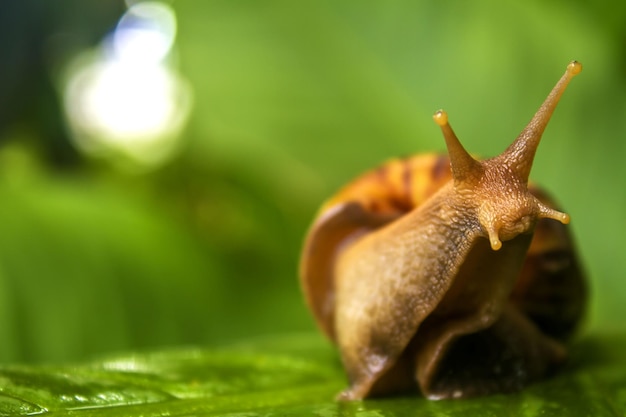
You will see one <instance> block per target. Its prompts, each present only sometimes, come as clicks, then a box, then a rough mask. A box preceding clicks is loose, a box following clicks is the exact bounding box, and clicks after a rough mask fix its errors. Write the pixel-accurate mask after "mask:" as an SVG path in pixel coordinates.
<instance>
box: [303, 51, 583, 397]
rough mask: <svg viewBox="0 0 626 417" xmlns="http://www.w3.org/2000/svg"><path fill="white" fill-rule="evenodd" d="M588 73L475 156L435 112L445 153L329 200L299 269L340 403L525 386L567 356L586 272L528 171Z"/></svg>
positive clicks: (394, 168)
mask: <svg viewBox="0 0 626 417" xmlns="http://www.w3.org/2000/svg"><path fill="white" fill-rule="evenodd" d="M581 69H582V67H581V65H580V64H579V63H577V62H572V63H570V64H569V65H568V67H567V70H566V72H565V74H564V75H563V76H562V77H561V79H560V80H559V82H558V83H557V84H556V86H555V87H554V89H553V90H552V92H551V93H550V95H549V96H548V98H547V99H546V100H545V101H544V103H543V105H542V106H541V107H540V109H539V111H538V112H537V113H536V114H535V116H534V117H533V118H532V120H531V121H530V123H529V124H528V126H527V127H526V128H525V129H524V130H523V131H522V132H521V133H520V135H519V136H518V137H517V139H516V140H515V141H514V142H513V143H512V144H511V145H510V146H509V147H508V148H507V149H506V150H505V151H504V152H503V153H502V154H500V155H499V156H496V157H494V158H490V159H486V160H483V161H478V160H476V159H474V158H473V157H472V156H471V155H470V154H469V153H468V152H467V151H466V150H465V149H464V148H463V146H462V145H461V143H460V142H459V140H458V139H457V138H456V135H455V134H454V132H453V130H452V128H451V127H450V125H449V123H448V117H447V114H446V113H445V112H443V111H438V112H437V113H435V116H434V119H435V122H436V123H437V124H438V125H439V126H440V127H441V129H442V132H443V134H444V138H445V140H446V145H447V148H448V156H440V155H418V156H414V157H411V158H407V159H404V160H392V161H389V162H388V163H386V164H385V165H383V166H381V167H380V168H378V169H376V170H373V171H371V172H369V173H366V174H364V175H363V176H362V177H360V178H357V179H356V180H355V181H353V182H352V183H350V184H349V185H348V186H346V187H344V188H343V189H342V190H341V191H340V192H339V193H338V194H337V195H336V196H335V197H333V198H331V199H330V200H329V201H328V202H327V203H326V204H325V205H324V206H323V207H322V209H321V210H320V214H319V216H318V217H317V218H316V220H315V221H314V223H313V225H312V227H311V229H310V231H309V234H308V236H307V239H306V242H305V245H304V249H303V253H302V258H301V264H300V276H301V283H302V287H303V289H304V293H305V296H306V300H307V303H308V305H309V307H310V309H311V310H312V312H313V314H314V316H315V319H316V321H317V323H318V325H319V327H320V328H321V329H322V331H323V332H324V333H325V334H326V335H327V336H328V337H329V338H330V339H331V340H332V341H333V342H334V343H336V344H337V345H338V347H339V350H340V353H341V359H342V362H343V365H344V368H345V370H346V373H347V376H348V380H349V382H350V387H349V388H348V389H347V390H345V391H344V392H343V393H341V395H340V398H341V399H347V400H350V399H362V398H366V397H370V396H377V395H387V394H392V393H396V392H400V391H405V390H409V389H414V388H415V387H417V389H419V390H420V391H421V392H422V394H423V395H425V396H427V397H429V398H432V399H438V398H458V397H468V396H475V395H484V394H490V393H495V392H507V391H514V390H518V389H520V388H522V387H523V386H525V385H527V384H528V383H529V382H532V381H534V380H536V379H540V378H542V377H544V376H546V375H548V374H549V373H551V372H552V371H553V370H554V369H555V368H557V367H558V366H559V365H560V364H561V363H562V362H563V361H564V360H565V358H566V349H565V345H564V342H565V341H566V340H567V339H568V338H569V337H570V336H571V334H572V333H573V331H574V330H575V328H576V325H577V323H578V322H579V321H580V318H581V316H582V314H583V311H584V306H585V300H586V287H585V279H584V276H583V274H582V272H581V268H580V267H579V264H578V259H577V257H576V254H575V251H574V248H573V243H572V239H571V237H570V235H569V233H568V230H567V228H566V227H565V226H564V225H565V224H567V223H568V222H569V216H568V215H567V214H564V213H561V212H560V211H557V209H556V205H555V203H554V202H553V201H552V200H551V199H550V197H548V195H547V193H546V192H545V191H543V190H541V189H540V188H538V187H536V186H534V185H530V186H529V184H528V176H529V174H530V169H531V166H532V161H533V158H534V155H535V151H536V148H537V146H538V144H539V140H540V138H541V135H542V133H543V131H544V129H545V127H546V125H547V123H548V121H549V119H550V117H551V115H552V113H553V111H554V109H555V108H556V105H557V103H558V101H559V99H560V97H561V94H562V93H563V91H564V90H565V88H566V86H567V84H568V83H569V81H570V80H571V78H572V77H573V76H574V75H576V74H578V73H579V72H580V70H581ZM554 220H556V222H555V221H554Z"/></svg>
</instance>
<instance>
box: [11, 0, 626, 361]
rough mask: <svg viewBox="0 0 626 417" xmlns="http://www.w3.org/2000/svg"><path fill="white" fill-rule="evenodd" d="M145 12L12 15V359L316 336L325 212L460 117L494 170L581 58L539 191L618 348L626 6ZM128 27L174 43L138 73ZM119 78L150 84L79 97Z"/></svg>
mask: <svg viewBox="0 0 626 417" xmlns="http://www.w3.org/2000/svg"><path fill="white" fill-rule="evenodd" d="M138 5H139V2H136V1H135V2H131V1H127V2H126V3H125V2H123V1H113V0H109V1H98V2H84V1H80V0H57V1H54V2H49V1H44V0H20V1H19V2H3V3H2V5H0V59H1V61H0V62H1V63H0V340H1V341H2V342H1V343H0V363H6V362H15V361H22V362H25V361H33V362H40V361H61V360H69V359H80V358H84V357H89V356H93V355H94V354H98V353H101V352H107V351H114V350H128V349H144V348H152V347H158V346H173V345H185V344H200V345H202V344H221V343H224V342H226V341H231V340H238V339H246V338H254V337H257V336H260V335H266V334H276V333H294V332H308V331H312V330H313V329H314V324H313V321H312V319H311V318H310V316H309V314H308V312H307V311H306V309H305V307H304V304H303V302H302V298H301V295H300V291H299V286H298V279H297V263H298V256H299V250H300V245H301V243H302V240H303V238H304V235H305V232H306V229H307V227H308V225H309V223H310V222H311V220H312V218H313V216H314V214H315V212H316V210H317V208H318V207H319V205H320V204H321V202H322V201H323V200H324V199H325V198H327V197H328V196H330V195H331V194H332V193H333V192H334V191H335V190H336V189H337V188H338V187H339V186H341V185H342V184H344V183H345V182H347V181H348V180H349V179H351V178H353V177H354V176H356V175H358V174H359V173H360V172H362V171H364V170H366V169H369V168H371V167H373V166H375V165H377V164H379V163H380V162H382V161H384V160H385V159H388V158H390V157H393V156H398V155H408V154H412V153H417V152H424V151H443V150H444V143H443V140H442V138H441V135H440V132H439V130H438V128H437V127H436V126H435V124H434V123H433V122H432V119H431V115H432V113H433V112H434V110H436V109H438V108H441V107H443V108H445V109H446V110H447V111H448V113H449V115H450V118H451V123H452V124H453V126H454V127H455V130H456V131H457V134H458V135H459V137H460V138H461V140H462V141H463V142H464V143H465V145H466V146H467V148H468V149H469V150H471V151H472V152H474V153H478V154H480V155H484V156H491V155H494V154H496V153H499V152H500V151H502V150H503V149H504V148H505V147H506V146H507V145H508V144H509V143H510V142H511V141H512V140H513V138H514V137H515V136H516V135H517V133H518V132H519V131H520V130H521V129H522V128H523V126H524V125H525V124H526V123H527V121H528V120H529V119H530V117H531V116H532V115H533V114H534V112H535V110H536V109H537V108H538V106H539V104H540V103H541V102H542V101H543V99H544V98H545V96H546V95H547V93H548V92H549V90H550V89H551V88H552V86H553V85H554V83H555V82H556V81H557V79H558V78H559V77H560V76H561V74H562V73H563V71H564V70H565V67H566V65H567V63H568V62H569V61H570V60H572V59H577V60H579V61H581V62H582V63H583V66H584V71H583V73H582V74H581V75H580V76H579V77H577V78H576V79H575V80H574V81H573V82H572V84H571V86H570V88H569V90H568V91H567V92H566V93H565V95H564V97H563V100H562V102H561V105H560V107H559V108H558V110H557V111H556V113H555V117H554V118H553V120H552V123H551V124H550V126H549V127H548V129H547V131H546V134H545V135H544V142H543V143H542V145H541V147H540V149H539V152H538V155H537V158H536V163H535V166H534V169H533V173H532V177H533V178H534V179H535V180H536V181H537V182H540V183H541V184H543V185H544V186H545V187H546V188H547V189H549V190H550V191H552V193H553V194H554V195H555V196H556V197H557V199H558V200H559V201H560V203H561V204H562V206H563V207H564V208H565V209H566V211H567V212H568V213H570V214H571V216H572V219H573V220H572V223H571V227H572V229H573V231H574V233H575V236H576V240H577V242H578V246H579V248H580V252H581V256H582V258H583V261H584V263H585V266H586V269H587V271H588V273H589V276H590V280H591V286H592V300H591V308H590V311H589V318H588V321H587V325H586V328H585V332H593V331H623V329H624V325H623V319H622V317H623V315H624V314H626V308H625V307H624V303H623V299H624V294H626V280H624V276H623V275H624V271H626V256H624V255H623V253H624V248H625V247H626V245H625V243H624V241H623V239H624V236H625V235H626V233H625V232H626V190H625V189H624V180H625V179H626V164H625V163H624V159H625V158H626V140H625V139H626V138H625V137H624V136H625V132H626V117H625V116H626V25H624V22H625V21H626V20H625V19H626V3H624V2H618V1H600V2H595V3H593V5H592V3H591V2H587V1H583V0H577V1H565V0H555V1H550V2H545V1H540V0H533V1H526V2H518V1H507V0H505V1H502V0H485V1H479V2H446V1H443V2H425V1H424V2H416V1H409V0H394V1H384V2H383V1H348V0H346V1H326V0H318V1H308V0H302V1H287V0H283V1H279V0H267V1H259V0H185V1H172V2H163V3H160V4H157V5H156V8H155V7H154V6H155V4H154V3H148V4H147V5H148V8H144V9H141V8H137V6H138ZM131 6H132V7H134V9H133V8H132V7H131ZM143 6H146V3H144V4H143ZM129 7H131V10H130V11H129ZM140 7H141V6H140ZM150 7H152V9H150ZM133 10H134V12H133ZM150 10H152V12H154V11H155V10H156V12H155V13H153V14H150V13H152V12H151V11H150ZM124 13H127V14H126V18H125V19H126V20H122V22H125V25H126V26H124V25H122V23H120V25H119V26H117V28H118V29H117V32H116V25H117V24H118V21H119V19H120V18H121V17H122V16H123V15H124ZM128 13H130V14H128ZM155 16H156V17H155ZM159 16H160V17H159ZM151 19H152V20H151ZM172 19H175V20H172ZM172 22H175V23H176V26H175V27H176V30H175V31H173V30H172V24H173V23H172ZM168 25H169V26H168ZM163 27H165V29H163ZM120 28H122V29H124V28H126V29H129V28H130V29H129V30H128V31H127V32H125V33H127V34H128V33H130V34H133V33H134V34H135V35H137V34H138V33H139V35H141V34H144V35H145V34H146V33H147V34H148V36H147V37H145V39H148V41H149V40H150V39H152V38H150V36H151V35H150V33H152V34H154V33H157V35H158V34H159V33H160V34H161V35H163V33H165V35H167V36H169V38H167V36H165V38H166V39H165V41H163V39H161V38H163V36H161V38H159V36H157V37H156V38H158V39H161V40H162V41H163V42H161V44H158V42H157V45H166V44H167V39H169V40H170V41H172V40H173V44H172V45H169V46H168V45H166V46H167V48H165V47H163V48H165V49H163V48H162V49H163V50H162V51H161V52H159V50H155V51H152V49H150V48H149V45H151V44H149V43H141V42H139V43H137V44H136V45H135V46H134V47H135V49H132V48H131V47H129V48H130V49H127V50H126V52H127V54H126V55H124V50H123V48H125V46H124V45H126V44H122V43H123V42H122V41H124V39H126V40H128V39H130V40H131V41H132V40H133V39H135V40H136V39H139V40H141V39H144V38H142V37H141V36H137V37H135V38H133V37H132V36H129V37H126V38H124V37H122V36H118V38H119V39H118V38H115V36H116V35H115V34H116V33H121V32H120V30H121V29H120ZM168 28H169V29H168ZM133 30H134V32H133ZM142 30H143V32H142ZM151 30H152V32H150V31H151ZM159 30H161V32H159ZM155 31H156V32H155ZM174 34H175V37H174ZM112 39H113V41H112ZM115 39H117V41H116V40H115ZM120 39H121V40H120ZM145 39H144V40H145ZM158 39H157V40H158ZM118 41H119V42H118ZM148 41H146V42H148ZM115 42H118V43H117V44H116V43H115ZM120 42H122V43H120ZM112 45H113V46H112ZM137 45H139V46H137ZM146 45H148V46H146ZM127 46H128V45H127ZM131 46H132V45H131ZM116 48H117V49H116ZM120 48H121V49H120ZM156 49H158V48H156ZM129 51H130V52H129ZM143 52H145V53H146V56H147V58H145V59H144V61H141V59H140V55H141V56H143V55H142V54H143ZM150 53H152V55H150ZM159 53H161V55H163V56H161V55H159ZM116 54H117V55H116ZM157 58H158V59H157ZM142 59H143V58H142ZM116 60H117V61H116ZM124 60H125V61H124ZM120 61H124V65H129V66H128V67H124V66H122V67H121V68H134V69H137V68H138V69H139V71H138V74H139V76H138V77H136V78H131V79H126V78H123V77H126V76H127V75H128V73H129V72H128V71H126V72H125V71H121V73H122V76H121V77H122V78H120V79H119V80H118V79H115V78H113V81H112V83H109V84H106V83H104V84H103V85H105V88H103V89H101V90H97V89H95V90H94V88H92V87H93V85H94V83H97V82H96V81H94V80H95V79H97V77H95V76H92V77H91V78H90V77H89V76H85V77H83V78H81V74H84V71H85V69H89V68H96V67H95V66H94V65H97V63H100V64H102V63H105V64H106V63H107V62H109V63H110V62H117V63H118V64H119V62H120ZM133 65H134V66H133ZM103 68H108V67H106V66H105V67H103ZM153 70H154V71H153ZM81 71H83V72H81ZM133 71H134V70H133ZM159 71H161V72H159ZM131 72H132V71H131ZM153 72H154V74H157V75H158V74H169V75H168V77H169V78H167V77H166V79H169V80H170V81H171V86H172V87H171V91H170V90H167V91H165V90H164V91H165V92H164V93H163V94H161V93H159V91H161V90H162V88H163V86H164V85H167V83H166V82H165V81H160V82H157V81H158V80H162V79H163V78H159V77H158V76H155V78H151V77H148V76H147V75H146V74H148V73H150V74H152V73H153ZM119 73H120V72H118V76H119ZM153 79H154V80H157V81H154V84H151V83H152V82H153ZM77 80H78V81H77ZM116 80H117V81H116ZM172 80H173V81H172ZM109 81H110V80H109ZM90 83H91V84H90ZM144 84H145V85H144ZM140 86H143V87H146V86H147V87H146V88H144V89H143V90H142V89H141V88H139V87H140ZM160 89H161V90H160ZM92 90H93V91H100V93H98V94H100V95H98V94H95V93H94V94H91V93H90V91H92ZM93 91H92V92H93ZM168 91H169V92H168ZM90 94H91V95H90ZM133 94H134V96H133ZM153 95H154V97H153ZM147 96H149V97H150V98H148V100H147V101H146V100H144V101H141V100H142V97H143V98H144V99H145V98H146V97H147ZM94 97H95V98H94ZM102 97H104V98H102ZM163 97H165V98H166V100H165V101H163V103H164V104H163V106H161V107H158V104H159V103H161V101H159V100H161V99H163ZM98 100H100V101H98ZM94 103H95V104H94ZM98 103H99V104H98ZM103 103H104V104H103ZM98 106H100V107H98ZM103 106H104V107H103ZM155 106H156V107H155ZM98 109H100V110H102V111H104V112H107V111H108V112H109V113H107V114H109V115H110V117H112V118H113V119H112V118H108V119H107V118H106V117H104V118H103V117H100V118H98V117H99V116H98V114H96V113H97V111H98ZM103 109H104V110H103ZM142 109H143V110H144V111H143V112H142ZM146 109H147V111H146ZM155 109H156V110H155ZM136 112H138V113H136ZM146 114H147V116H146ZM155 114H157V115H159V116H158V117H155ZM94 115H95V116H94ZM115 117H117V118H118V119H120V118H121V119H124V120H125V123H126V125H123V126H122V127H119V126H118V130H115V129H114V126H113V125H109V124H107V123H109V122H110V123H113V124H115V123H114V122H115V120H117V119H114V118H115ZM142 117H146V121H145V123H144V124H143V125H142V124H141V123H139V124H137V123H135V122H137V121H138V120H139V121H141V120H143V119H141V118H142ZM102 120H105V121H108V122H106V123H104V122H102ZM111 120H113V122H111ZM155 120H156V121H155ZM98 123H100V124H98ZM133 123H135V124H133ZM151 123H152V124H151ZM159 123H161V124H159ZM112 126H113V127H112ZM124 126H126V130H125V131H124V130H123V128H124ZM129 126H130V127H129ZM144 128H145V129H144ZM120 129H122V130H120ZM133 129H134V130H133ZM141 129H144V130H141ZM146 129H147V130H150V129H152V130H151V131H150V132H148V133H146V131H145V130H146ZM159 129H160V130H159Z"/></svg>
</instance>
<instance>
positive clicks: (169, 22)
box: [65, 2, 191, 166]
mask: <svg viewBox="0 0 626 417" xmlns="http://www.w3.org/2000/svg"><path fill="white" fill-rule="evenodd" d="M175 37H176V16H175V14H174V11H173V10H172V9H171V7H169V6H168V5H166V4H164V3H159V2H142V3H137V4H135V5H132V6H130V8H129V9H128V11H127V12H126V13H125V14H124V15H123V16H122V18H121V19H120V20H119V23H118V25H117V27H116V29H115V31H114V32H113V33H111V34H110V35H109V36H108V37H107V38H106V39H104V41H103V42H102V44H101V45H100V47H99V48H98V50H97V51H95V52H93V51H89V52H85V53H84V54H83V55H82V56H79V57H78V58H77V60H76V61H75V62H74V64H73V65H71V67H70V70H69V71H68V72H69V76H68V81H67V83H66V87H65V109H66V113H67V117H68V121H69V125H70V127H71V129H72V131H73V134H74V139H75V142H76V144H77V145H78V147H79V148H80V149H81V150H83V151H85V152H87V153H90V154H96V155H104V156H108V157H111V158H114V159H115V160H120V159H121V160H124V161H127V160H129V159H130V160H131V161H133V162H135V163H138V164H140V165H144V166H154V165H157V164H159V163H161V162H163V161H166V160H167V159H168V158H169V157H171V156H172V155H173V154H174V153H175V150H176V149H177V148H178V145H179V141H180V132H181V129H182V128H183V126H184V122H185V121H186V119H187V116H188V114H189V110H190V107H191V106H190V105H191V91H190V88H189V86H188V84H187V83H186V82H185V80H184V79H182V77H181V76H180V75H179V74H178V73H177V71H176V70H175V68H174V66H173V64H172V60H171V59H168V58H169V57H170V56H171V55H172V50H173V48H174V40H175Z"/></svg>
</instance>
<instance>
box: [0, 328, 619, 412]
mask: <svg viewBox="0 0 626 417" xmlns="http://www.w3.org/2000/svg"><path fill="white" fill-rule="evenodd" d="M625 349H626V335H617V334H612V335H594V336H589V337H586V338H585V339H583V340H581V341H580V342H578V343H576V344H575V345H574V348H573V354H572V360H571V361H570V363H569V365H568V366H567V367H566V369H564V370H563V371H562V372H561V373H559V374H558V375H556V376H555V377H553V378H551V379H549V380H547V381H544V382H541V383H537V384H534V385H532V386H530V387H528V388H527V389H526V390H524V391H522V392H520V393H518V394H511V395H496V396H490V397H484V398H476V399H470V400H452V401H438V402H434V401H428V400H426V399H424V398H421V397H419V396H413V397H410V396H409V397H397V398H387V399H377V400H368V401H356V402H349V403H340V402H336V401H334V399H333V398H334V396H335V395H336V393H337V392H338V391H340V390H341V389H342V388H343V387H344V386H345V384H346V382H345V377H344V375H343V371H342V369H341V366H340V364H339V361H338V358H337V355H336V353H335V351H334V349H333V348H332V347H330V346H329V345H328V344H327V343H326V342H324V341H323V340H322V339H321V337H320V336H313V335H311V336H309V335H295V336H289V337H287V336H283V337H275V338H272V339H266V340H256V341H253V342H250V343H246V344H240V345H231V346H227V347H222V348H216V349H209V350H206V349H196V348H188V349H177V350H171V351H160V352H152V353H137V354H129V355H122V356H117V357H113V358H109V359H105V360H100V361H95V362H92V363H86V364H82V365H75V366H7V367H4V368H1V369H0V387H1V388H0V415H16V414H22V415H26V414H34V413H39V414H46V413H48V414H51V415H55V416H68V415H76V416H98V415H107V416H166V415H167V416H183V415H200V416H227V415H228V416H234V415H237V416H284V415H296V416H297V415H301V416H323V417H329V416H359V417H366V416H404V415H419V416H470V417H471V416H501V415H507V416H552V415H554V416H563V415H567V416H587V415H593V416H616V415H624V412H625V411H626V372H625V371H626V358H625V356H624V355H623V352H624V350H625Z"/></svg>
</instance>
